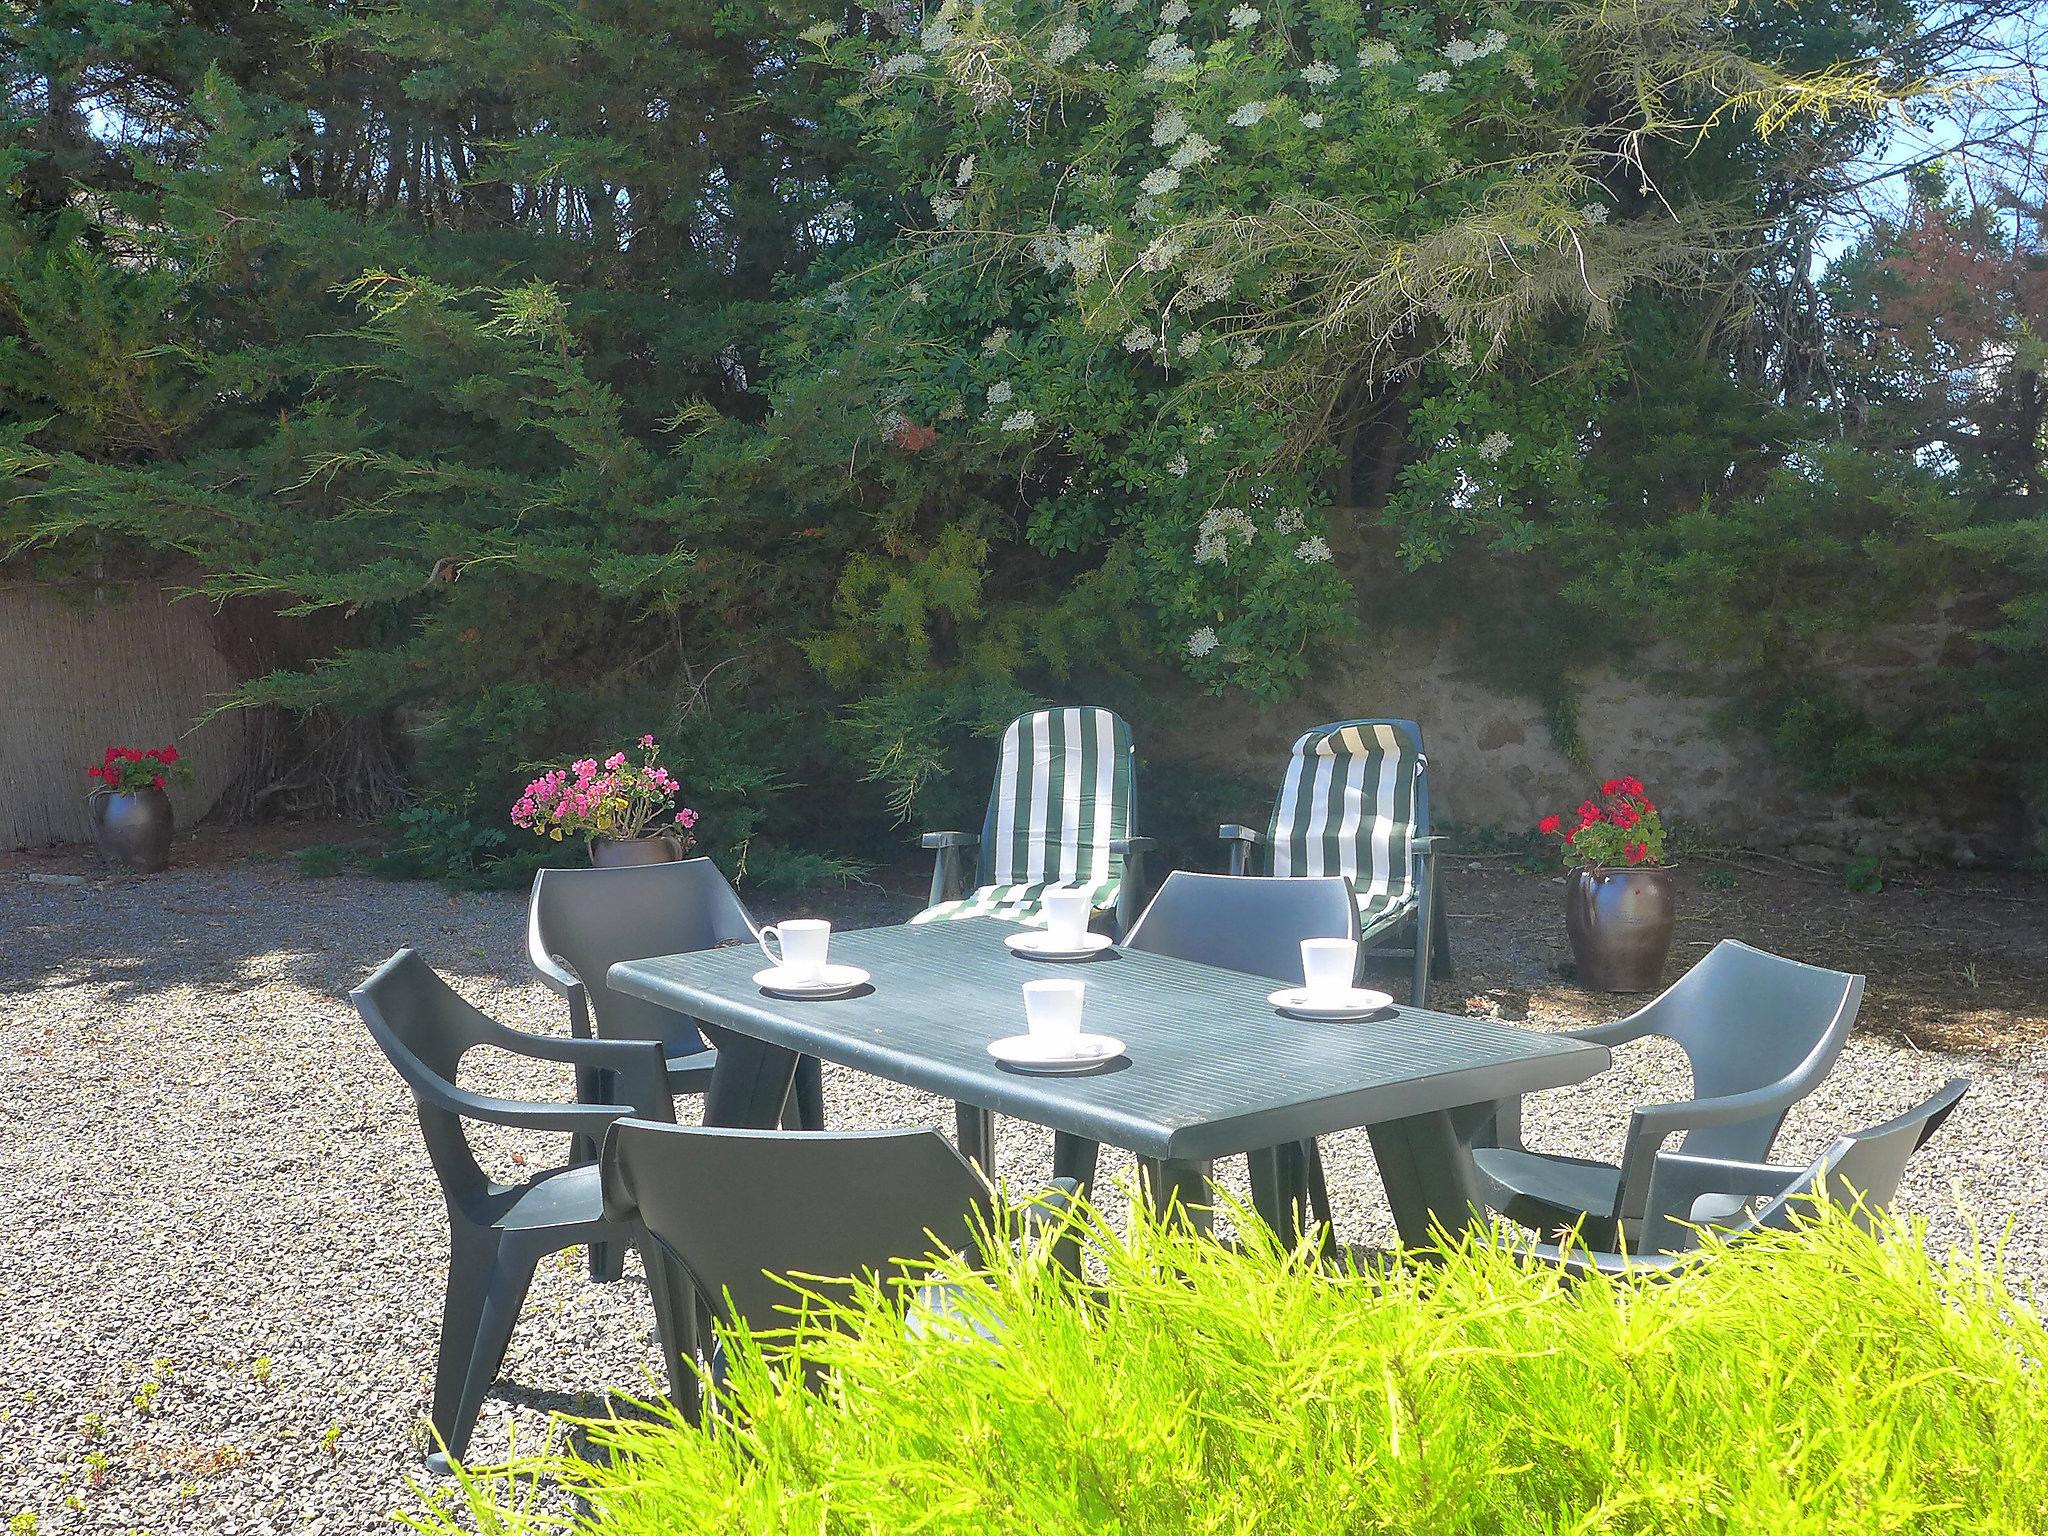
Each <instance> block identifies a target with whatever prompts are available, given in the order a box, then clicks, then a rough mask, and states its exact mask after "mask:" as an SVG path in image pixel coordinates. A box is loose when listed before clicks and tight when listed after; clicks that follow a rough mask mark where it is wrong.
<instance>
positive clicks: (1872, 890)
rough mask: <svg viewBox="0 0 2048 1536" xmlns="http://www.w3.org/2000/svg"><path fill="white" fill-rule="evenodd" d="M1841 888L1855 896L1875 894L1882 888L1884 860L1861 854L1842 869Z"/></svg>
mask: <svg viewBox="0 0 2048 1536" xmlns="http://www.w3.org/2000/svg"><path fill="white" fill-rule="evenodd" d="M1842 889H1843V890H1845V891H1848V892H1850V893H1851V894H1852V895H1856V896H1875V895H1876V894H1877V893H1878V892H1879V891H1881V890H1883V889H1884V860H1882V859H1880V858H1878V857H1877V856H1876V855H1875V854H1868V853H1866V854H1863V855H1861V856H1859V857H1857V858H1853V859H1851V860H1850V861H1849V863H1848V866H1847V867H1846V868H1845V869H1844V870H1843V871H1842Z"/></svg>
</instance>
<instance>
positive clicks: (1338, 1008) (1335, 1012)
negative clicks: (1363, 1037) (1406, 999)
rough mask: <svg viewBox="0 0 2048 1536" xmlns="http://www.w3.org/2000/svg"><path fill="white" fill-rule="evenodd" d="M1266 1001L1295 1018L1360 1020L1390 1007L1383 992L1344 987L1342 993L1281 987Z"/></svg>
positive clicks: (1390, 1003) (1389, 1000) (1392, 1002)
mask: <svg viewBox="0 0 2048 1536" xmlns="http://www.w3.org/2000/svg"><path fill="white" fill-rule="evenodd" d="M1266 1001H1267V1002H1269V1003H1271V1004H1272V1005H1273V1006H1274V1007H1275V1008H1278V1009H1279V1010H1280V1011H1281V1012H1282V1013H1287V1014H1292V1015H1293V1016H1294V1017H1295V1018H1297V1019H1362V1018H1364V1017H1365V1016H1366V1015H1367V1014H1373V1013H1382V1012H1384V1011H1385V1010H1387V1009H1389V1008H1391V1007H1393V1006H1394V1000H1393V999H1392V998H1391V997H1389V996H1388V995H1387V994H1386V993H1384V992H1373V991H1369V990H1368V989H1366V988H1364V987H1347V988H1346V989H1345V990H1344V991H1342V992H1310V991H1309V989H1308V988H1307V987H1282V988H1281V989H1280V990H1279V991H1278V992H1274V993H1272V994H1270V995H1269V996H1268V997H1267V998H1266Z"/></svg>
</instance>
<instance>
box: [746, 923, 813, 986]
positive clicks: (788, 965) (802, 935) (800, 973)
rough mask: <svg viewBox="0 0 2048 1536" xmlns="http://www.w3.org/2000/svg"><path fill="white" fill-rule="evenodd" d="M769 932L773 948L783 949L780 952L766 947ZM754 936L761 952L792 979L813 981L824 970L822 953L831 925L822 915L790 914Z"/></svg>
mask: <svg viewBox="0 0 2048 1536" xmlns="http://www.w3.org/2000/svg"><path fill="white" fill-rule="evenodd" d="M771 935H772V936H773V937H774V939H775V944H776V948H777V949H780V950H781V951H782V953H781V954H779V955H778V954H777V953H776V952H775V950H773V949H770V948H769V947H768V940H769V937H770V936H771ZM757 938H758V942H759V943H760V945H761V953H762V954H764V955H766V956H767V957H768V959H769V962H770V963H771V964H772V965H774V966H775V968H776V969H777V970H779V971H782V972H784V973H785V974H786V975H788V976H789V978H790V979H791V980H792V981H816V980H817V979H818V974H819V972H821V971H823V970H824V969H825V955H826V952H827V951H828V950H829V949H830V948H831V945H832V925H831V924H830V923H828V922H827V921H825V919H824V918H822V917H793V918H790V919H789V920H788V921H787V922H782V923H771V924H769V925H768V926H767V927H766V928H763V929H762V930H761V932H760V934H759V935H758V936H757Z"/></svg>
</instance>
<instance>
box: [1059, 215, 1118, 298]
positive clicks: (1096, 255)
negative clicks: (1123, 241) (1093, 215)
mask: <svg viewBox="0 0 2048 1536" xmlns="http://www.w3.org/2000/svg"><path fill="white" fill-rule="evenodd" d="M1064 238H1065V240H1066V255H1067V265H1068V266H1070V267H1072V268H1073V269H1074V276H1075V277H1077V278H1079V279H1080V280H1081V281H1082V282H1084V283H1085V282H1087V281H1088V280H1089V279H1090V278H1092V277H1094V276H1095V274H1096V273H1098V272H1100V271H1101V270H1102V268H1103V265H1104V264H1105V263H1106V262H1107V261H1108V260H1109V231H1108V230H1105V229H1097V228H1095V227H1094V226H1093V225H1092V224H1076V225H1075V226H1074V227H1073V228H1072V229H1070V230H1068V231H1067V233H1066V235H1065V237H1064Z"/></svg>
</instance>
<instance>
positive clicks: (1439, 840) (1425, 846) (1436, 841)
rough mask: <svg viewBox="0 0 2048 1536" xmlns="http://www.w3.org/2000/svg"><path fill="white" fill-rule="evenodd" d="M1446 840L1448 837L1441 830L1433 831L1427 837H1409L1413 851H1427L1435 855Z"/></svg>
mask: <svg viewBox="0 0 2048 1536" xmlns="http://www.w3.org/2000/svg"><path fill="white" fill-rule="evenodd" d="M1446 841H1447V839H1446V838H1445V837H1444V835H1443V834H1442V833H1441V832H1432V833H1430V834H1429V835H1428V836H1427V837H1411V838H1409V839H1408V846H1409V848H1410V849H1411V850H1412V851H1414V852H1416V853H1426V854H1431V855H1434V854H1435V853H1436V851H1437V849H1438V848H1440V847H1442V846H1443V844H1444V843H1445V842H1446Z"/></svg>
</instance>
